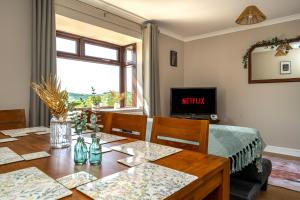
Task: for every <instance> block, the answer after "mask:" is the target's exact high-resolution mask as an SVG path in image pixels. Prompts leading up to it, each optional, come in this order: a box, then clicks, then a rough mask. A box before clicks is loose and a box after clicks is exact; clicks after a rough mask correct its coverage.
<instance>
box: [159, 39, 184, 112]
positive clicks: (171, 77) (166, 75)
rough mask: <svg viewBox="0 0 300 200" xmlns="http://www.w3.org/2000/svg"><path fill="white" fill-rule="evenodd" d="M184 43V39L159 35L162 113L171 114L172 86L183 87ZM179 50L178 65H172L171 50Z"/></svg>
mask: <svg viewBox="0 0 300 200" xmlns="http://www.w3.org/2000/svg"><path fill="white" fill-rule="evenodd" d="M183 45H184V43H183V42H182V41H179V40H177V39H174V38H172V37H169V36H166V35H163V34H160V35H159V68H160V70H159V73H160V74H159V75H160V99H161V114H162V115H163V116H168V115H169V114H170V88H172V87H183V56H184V55H183ZM171 50H174V51H177V67H171V66H170V51H171Z"/></svg>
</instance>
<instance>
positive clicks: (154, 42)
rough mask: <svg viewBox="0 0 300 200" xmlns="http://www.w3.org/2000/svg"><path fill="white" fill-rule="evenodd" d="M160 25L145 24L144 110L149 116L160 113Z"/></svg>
mask: <svg viewBox="0 0 300 200" xmlns="http://www.w3.org/2000/svg"><path fill="white" fill-rule="evenodd" d="M158 35H159V30H158V25H157V24H155V23H153V22H146V23H145V24H144V25H143V111H144V114H146V115H148V116H149V117H153V116H155V115H160V84H159V56H158Z"/></svg>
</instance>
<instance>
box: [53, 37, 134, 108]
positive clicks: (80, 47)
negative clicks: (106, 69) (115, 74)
mask: <svg viewBox="0 0 300 200" xmlns="http://www.w3.org/2000/svg"><path fill="white" fill-rule="evenodd" d="M56 37H60V38H63V39H68V40H73V41H75V42H76V53H75V54H73V53H68V52H63V51H57V57H58V58H64V59H71V60H79V61H85V62H94V63H100V64H108V65H118V66H120V68H119V69H120V73H119V74H120V86H119V92H120V93H125V94H126V91H127V90H126V85H127V84H126V66H128V65H131V66H132V106H126V97H125V99H124V100H121V101H120V106H121V107H122V108H123V107H136V106H137V94H136V92H137V70H136V66H137V65H136V63H137V60H136V58H137V57H136V55H137V54H136V44H135V43H134V44H129V45H125V46H119V45H116V44H112V43H108V42H104V41H100V40H95V39H91V38H87V37H82V36H79V35H75V34H71V33H67V32H63V31H56ZM85 44H90V45H95V46H100V47H104V48H109V49H114V50H117V52H118V56H117V58H118V59H117V60H111V59H106V58H97V57H93V56H86V55H85ZM129 46H131V47H132V50H133V58H134V60H133V62H130V63H126V57H125V56H126V48H128V47H129Z"/></svg>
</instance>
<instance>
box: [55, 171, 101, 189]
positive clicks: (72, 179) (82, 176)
mask: <svg viewBox="0 0 300 200" xmlns="http://www.w3.org/2000/svg"><path fill="white" fill-rule="evenodd" d="M94 180H97V178H96V177H95V176H93V175H91V174H89V173H87V172H85V171H81V172H77V173H74V174H70V175H67V176H64V177H61V178H58V179H56V181H57V182H59V183H60V184H62V185H63V186H65V187H66V188H68V189H73V188H75V187H77V186H80V185H83V184H86V183H89V182H91V181H94Z"/></svg>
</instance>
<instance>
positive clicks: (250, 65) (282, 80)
mask: <svg viewBox="0 0 300 200" xmlns="http://www.w3.org/2000/svg"><path fill="white" fill-rule="evenodd" d="M298 41H299V42H300V38H299V37H297V38H292V39H288V40H287V42H288V43H291V42H298ZM271 45H272V43H271V42H267V43H264V44H255V45H253V46H252V47H251V48H250V49H249V54H248V83H249V84H253V83H282V82H300V77H299V78H283V79H263V80H252V64H251V54H252V51H253V50H254V49H255V48H257V47H265V46H271Z"/></svg>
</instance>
